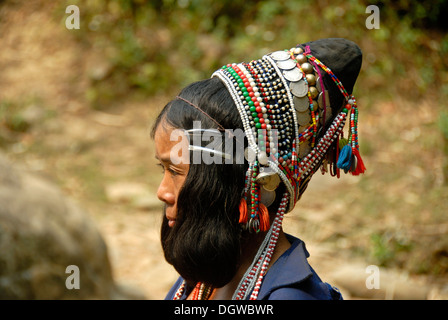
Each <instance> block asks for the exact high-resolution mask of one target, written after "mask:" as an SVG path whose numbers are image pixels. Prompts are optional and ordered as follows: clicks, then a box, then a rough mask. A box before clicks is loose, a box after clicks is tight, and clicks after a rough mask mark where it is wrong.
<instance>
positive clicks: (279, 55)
mask: <svg viewBox="0 0 448 320" xmlns="http://www.w3.org/2000/svg"><path fill="white" fill-rule="evenodd" d="M271 58H272V59H274V60H287V59H289V58H290V55H289V53H287V52H286V51H275V52H272V53H271Z"/></svg>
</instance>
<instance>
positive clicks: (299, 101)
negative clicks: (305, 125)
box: [292, 97, 310, 112]
mask: <svg viewBox="0 0 448 320" xmlns="http://www.w3.org/2000/svg"><path fill="white" fill-rule="evenodd" d="M292 102H293V103H294V108H295V109H296V110H297V111H298V112H305V111H306V110H308V109H309V107H310V101H309V99H308V97H294V98H293V99H292Z"/></svg>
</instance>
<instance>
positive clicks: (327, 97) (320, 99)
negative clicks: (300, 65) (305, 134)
mask: <svg viewBox="0 0 448 320" xmlns="http://www.w3.org/2000/svg"><path fill="white" fill-rule="evenodd" d="M324 94H325V106H324ZM317 103H319V107H320V108H321V109H323V108H324V107H329V106H330V105H331V104H330V95H329V94H328V91H325V92H321V93H319V97H318V98H317Z"/></svg>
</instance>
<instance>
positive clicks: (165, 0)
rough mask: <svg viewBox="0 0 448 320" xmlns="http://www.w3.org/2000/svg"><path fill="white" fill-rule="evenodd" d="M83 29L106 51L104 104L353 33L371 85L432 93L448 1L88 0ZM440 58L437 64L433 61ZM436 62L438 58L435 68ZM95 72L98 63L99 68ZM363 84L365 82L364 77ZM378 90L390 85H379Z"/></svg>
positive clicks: (96, 101)
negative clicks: (371, 25)
mask: <svg viewBox="0 0 448 320" xmlns="http://www.w3.org/2000/svg"><path fill="white" fill-rule="evenodd" d="M70 3H71V4H77V5H78V6H79V7H80V8H81V30H80V32H78V33H74V34H76V35H77V37H79V38H80V39H81V40H83V42H84V43H85V44H86V45H88V46H89V47H93V48H94V49H95V50H97V52H100V53H101V55H102V56H103V58H104V60H103V64H105V67H104V68H103V70H102V71H100V72H92V74H93V76H92V77H91V86H90V88H89V90H88V92H87V98H88V99H89V101H90V102H91V103H92V105H93V106H94V107H97V108H104V107H106V106H107V104H108V103H111V102H112V101H116V99H117V97H122V96H125V95H126V96H128V95H129V93H130V92H132V93H143V94H144V95H148V94H154V93H166V92H170V93H172V92H174V91H178V90H179V89H180V88H181V87H182V86H185V85H186V84H188V83H190V82H192V81H196V80H199V79H202V78H207V77H209V76H210V74H211V73H212V72H213V71H214V70H216V69H218V68H219V67H220V66H221V65H223V64H225V63H229V62H240V61H247V60H251V59H255V58H259V57H260V56H261V55H263V54H265V53H266V52H267V51H269V50H278V49H280V48H290V47H292V46H294V45H295V44H296V43H299V42H306V41H310V40H314V39H318V38H322V37H345V38H349V39H351V40H353V41H355V42H357V43H358V44H360V46H361V47H362V48H363V50H364V53H365V62H364V64H365V68H364V72H365V79H367V78H369V79H370V81H365V83H364V84H363V85H362V87H363V88H365V90H369V89H372V90H374V91H375V92H377V93H378V94H379V95H382V96H384V95H386V96H393V95H394V94H395V93H396V91H394V90H402V88H401V87H406V86H409V82H412V85H416V86H417V88H416V90H413V92H414V93H416V94H424V93H425V92H426V90H427V89H428V88H430V87H431V86H432V85H433V84H434V82H438V83H442V82H441V80H443V79H441V78H440V77H439V75H438V74H437V72H435V70H436V69H437V68H439V67H440V63H442V64H443V66H444V67H445V68H446V67H447V64H448V61H447V58H446V53H447V52H448V35H447V36H445V38H444V39H443V40H442V41H441V42H438V41H436V40H434V39H432V38H431V34H429V35H428V34H427V31H428V32H429V33H431V30H437V29H438V30H448V27H447V23H446V21H445V20H446V19H444V14H446V13H447V11H448V6H447V2H446V1H441V0H430V1H425V2H421V3H419V2H416V1H411V0H400V1H394V0H388V1H368V0H363V1H357V0H349V1H342V0H335V1H331V2H330V1H325V0H319V1H316V0H302V1H296V0H265V1H255V0H246V1H231V0H222V1H213V0H161V1H143V0H115V1H113V0H90V1H86V0H78V1H70ZM370 4H374V5H377V6H378V7H379V8H380V11H381V16H380V21H381V27H380V29H378V30H368V29H367V28H366V27H365V20H366V18H367V17H368V15H369V14H368V13H366V7H367V6H368V5H370ZM428 58H430V61H431V62H429V61H428ZM433 63H434V65H432V64H433ZM410 69H414V70H416V72H417V73H418V74H419V75H421V77H418V79H412V78H411V79H408V80H407V81H404V83H403V84H402V86H401V87H400V86H398V88H397V87H396V86H394V87H393V88H392V87H391V86H384V85H383V83H382V79H383V77H384V76H394V77H399V76H406V74H407V73H408V72H409V70H410ZM94 71H95V70H94ZM360 81H362V79H361V80H360ZM378 89H381V90H380V91H379V92H378Z"/></svg>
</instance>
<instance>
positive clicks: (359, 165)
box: [352, 148, 366, 176]
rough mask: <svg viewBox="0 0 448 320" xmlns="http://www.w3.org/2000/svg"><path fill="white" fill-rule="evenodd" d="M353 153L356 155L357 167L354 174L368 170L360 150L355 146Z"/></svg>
mask: <svg viewBox="0 0 448 320" xmlns="http://www.w3.org/2000/svg"><path fill="white" fill-rule="evenodd" d="M353 155H354V156H355V157H356V160H357V161H356V169H355V171H353V172H352V174H353V175H354V176H357V175H359V174H360V173H364V172H365V171H366V167H365V166H364V162H363V161H362V158H361V155H360V154H359V150H358V149H356V148H353Z"/></svg>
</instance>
